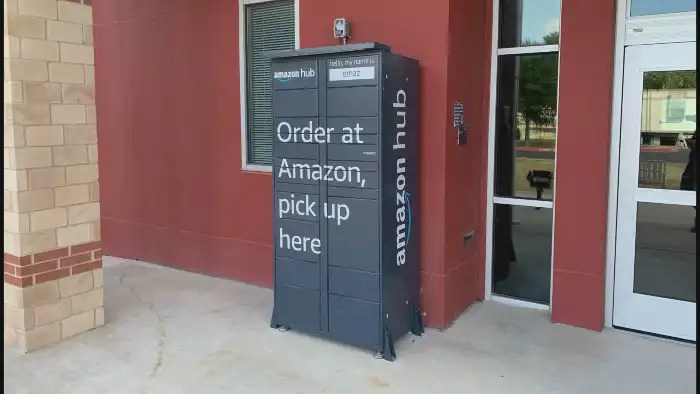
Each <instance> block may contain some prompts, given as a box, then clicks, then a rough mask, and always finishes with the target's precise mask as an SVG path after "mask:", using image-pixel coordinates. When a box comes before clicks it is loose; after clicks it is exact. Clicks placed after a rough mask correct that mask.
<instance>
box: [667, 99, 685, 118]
mask: <svg viewBox="0 0 700 394" xmlns="http://www.w3.org/2000/svg"><path fill="white" fill-rule="evenodd" d="M684 120H685V98H684V97H683V96H682V95H680V94H674V95H669V96H668V98H667V99H666V123H680V122H683V121H684Z"/></svg>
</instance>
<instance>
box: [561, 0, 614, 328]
mask: <svg viewBox="0 0 700 394" xmlns="http://www.w3.org/2000/svg"><path fill="white" fill-rule="evenodd" d="M591 26H595V28H593V29H592V28H591ZM614 27H615V2H613V1H609V0H567V1H564V2H563V3H562V14H561V42H560V66H559V67H560V71H559V114H558V116H559V126H558V132H557V168H556V186H555V187H556V196H555V218H554V283H553V294H552V320H553V321H555V322H561V323H566V324H571V325H575V326H580V327H586V328H590V329H594V330H601V329H602V327H603V324H604V309H605V251H606V249H605V240H606V233H607V231H606V230H607V227H606V226H607V224H606V217H607V190H608V179H609V178H608V175H609V174H608V167H609V157H610V127H611V114H612V86H613V59H614V41H615V40H614V39H615V34H614V33H615V29H614Z"/></svg>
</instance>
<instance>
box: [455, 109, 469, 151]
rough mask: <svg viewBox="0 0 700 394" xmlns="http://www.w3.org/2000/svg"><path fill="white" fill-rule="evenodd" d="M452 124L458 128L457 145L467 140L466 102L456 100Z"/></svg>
mask: <svg viewBox="0 0 700 394" xmlns="http://www.w3.org/2000/svg"><path fill="white" fill-rule="evenodd" d="M452 125H453V126H454V127H455V128H457V145H463V144H464V143H466V142H467V126H466V125H465V124H464V104H462V103H460V102H456V103H455V104H454V106H453V108H452Z"/></svg>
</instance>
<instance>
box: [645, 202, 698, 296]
mask: <svg viewBox="0 0 700 394" xmlns="http://www.w3.org/2000/svg"><path fill="white" fill-rule="evenodd" d="M695 225H696V216H695V209H694V207H687V206H681V205H664V204H651V203H638V204H637V238H636V242H635V256H634V292H635V293H639V294H646V295H651V296H656V297H663V298H672V299H676V300H682V301H689V302H695V301H696V299H697V296H696V294H695V286H696V276H695V274H696V272H697V252H696V246H697V240H696V238H695V233H693V232H691V228H693V227H695Z"/></svg>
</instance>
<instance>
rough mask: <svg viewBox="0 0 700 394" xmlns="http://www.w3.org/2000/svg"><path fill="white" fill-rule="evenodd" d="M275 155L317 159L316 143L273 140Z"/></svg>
mask: <svg viewBox="0 0 700 394" xmlns="http://www.w3.org/2000/svg"><path fill="white" fill-rule="evenodd" d="M274 144H275V148H274V149H275V157H286V158H290V159H309V160H313V161H318V151H319V149H318V144H292V143H280V142H275V143H274Z"/></svg>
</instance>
